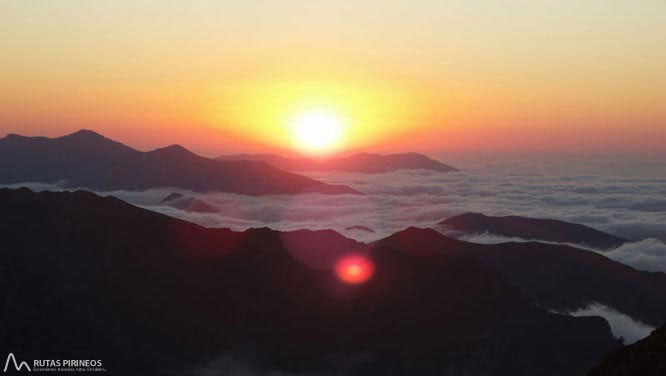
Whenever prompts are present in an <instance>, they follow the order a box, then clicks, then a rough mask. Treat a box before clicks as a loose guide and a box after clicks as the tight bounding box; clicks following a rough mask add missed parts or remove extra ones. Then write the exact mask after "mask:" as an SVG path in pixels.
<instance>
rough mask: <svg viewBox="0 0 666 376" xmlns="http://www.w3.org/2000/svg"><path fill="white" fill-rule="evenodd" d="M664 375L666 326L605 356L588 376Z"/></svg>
mask: <svg viewBox="0 0 666 376" xmlns="http://www.w3.org/2000/svg"><path fill="white" fill-rule="evenodd" d="M634 375H640V376H663V375H666V326H662V327H661V328H659V329H655V330H654V331H653V332H652V334H650V335H649V336H648V337H647V338H644V339H642V340H640V341H638V342H636V343H634V344H632V345H630V346H627V347H625V348H623V349H622V350H618V351H614V352H612V353H610V354H608V355H606V356H604V360H603V361H602V362H601V365H599V366H598V367H596V368H594V369H593V370H592V371H590V372H589V373H588V376H634Z"/></svg>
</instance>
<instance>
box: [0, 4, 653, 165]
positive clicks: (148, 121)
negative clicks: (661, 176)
mask: <svg viewBox="0 0 666 376" xmlns="http://www.w3.org/2000/svg"><path fill="white" fill-rule="evenodd" d="M0 40H1V42H0V54H1V55H2V59H0V135H3V134H5V133H19V134H24V135H46V136H59V135H62V134H65V133H69V132H72V131H75V130H77V129H80V128H89V129H94V130H97V131H98V132H100V133H103V134H105V135H107V136H108V137H111V138H114V139H117V140H119V141H122V142H125V143H127V144H129V145H131V146H134V147H137V148H140V149H150V148H153V147H158V146H164V145H167V144H173V143H180V144H183V145H184V146H186V147H188V148H190V149H192V150H194V151H197V152H200V153H202V154H206V155H216V154H222V153H230V152H238V151H250V152H257V151H261V150H282V151H289V150H292V149H293V145H292V144H291V142H290V140H291V138H292V135H290V133H289V126H288V123H289V119H290V118H292V117H293V116H294V114H298V113H299V112H302V111H305V110H307V109H308V108H313V107H314V108H325V109H327V110H330V111H332V112H334V113H336V114H337V116H339V117H340V118H342V119H344V122H345V123H346V124H347V126H348V127H347V131H346V133H345V136H344V139H343V141H342V143H341V148H340V150H339V151H341V152H344V151H351V150H359V149H368V150H378V151H384V152H387V151H406V150H415V151H423V152H439V151H442V150H446V151H460V152H479V151H483V152H488V151H497V152H555V153H571V152H589V153H609V154H613V153H638V154H640V153H664V151H663V150H664V149H666V148H664V146H663V145H664V143H665V142H666V68H665V67H666V1H664V0H639V1H636V0H631V1H630V0H585V1H581V0H576V1H572V0H552V1H547V0H513V1H512V0H485V1H480V0H478V1H473V0H465V1H463V0H460V1H445V0H437V1H435V0H420V1H413V0H411V1H409V0H381V1H380V0H365V1H356V2H354V1H340V0H338V1H321V0H298V1H296V0H280V1H268V0H264V1H258V0H255V1H252V0H245V1H233V2H232V1H221V0H217V1H213V0H211V1H203V0H198V1H194V0H190V1H165V0H161V1H157V0H156V1H149V0H137V1H123V0H114V1H102V0H98V1H84V0H58V1H34V0H31V1H29V0H22V1H18V0H16V1H11V0H0Z"/></svg>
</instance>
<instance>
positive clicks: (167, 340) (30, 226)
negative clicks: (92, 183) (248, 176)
mask: <svg viewBox="0 0 666 376" xmlns="http://www.w3.org/2000/svg"><path fill="white" fill-rule="evenodd" d="M0 213H1V214H0V215H2V217H3V220H2V221H0V244H2V248H1V252H0V286H3V292H4V294H3V298H2V300H0V304H1V305H2V306H1V308H0V315H1V316H0V333H3V336H2V338H3V340H2V341H0V347H1V348H0V353H6V352H13V353H14V354H16V355H17V356H20V357H22V358H25V359H30V358H31V357H32V358H33V359H60V358H65V359H68V358H70V357H71V358H72V359H80V358H82V359H102V361H103V363H104V367H105V368H106V369H107V370H109V371H110V372H116V373H120V374H125V375H139V374H182V373H193V372H194V371H196V370H197V369H205V368H206V367H208V365H210V364H216V363H215V362H216V361H220V359H221V360H224V359H229V358H231V359H234V362H235V363H234V364H237V363H240V364H247V363H249V364H251V365H252V369H258V370H260V371H261V372H264V373H266V374H270V373H275V374H279V373H280V372H284V373H293V374H318V375H339V374H345V375H353V374H363V375H386V374H391V375H414V374H421V375H461V374H467V375H484V374H492V375H534V374H539V375H546V376H548V375H553V376H554V375H574V376H575V375H583V374H584V373H585V372H586V371H587V370H588V369H590V368H591V367H593V366H594V365H595V364H598V362H599V360H600V359H601V356H602V354H604V353H607V352H608V351H611V350H613V349H616V348H618V346H619V343H618V341H616V340H615V339H613V338H612V335H611V332H610V328H609V326H608V324H607V323H606V321H605V320H603V319H602V318H599V317H571V316H566V315H560V314H555V313H552V312H550V311H548V310H546V308H548V307H552V306H567V305H576V304H578V305H580V304H584V302H587V301H590V300H595V301H605V302H607V303H609V304H610V301H612V300H613V299H615V301H613V302H614V303H616V304H617V305H618V306H620V307H621V308H620V307H618V309H623V308H633V309H634V310H635V311H637V312H643V316H645V317H646V318H652V319H653V320H652V321H657V320H658V319H659V318H660V319H664V318H666V315H665V314H664V312H666V311H661V309H662V308H663V307H662V306H661V305H663V296H664V295H663V289H664V286H666V283H664V282H663V280H664V278H665V277H664V275H663V273H661V274H662V275H657V274H651V273H645V272H638V271H635V270H633V269H631V268H629V267H626V266H623V265H621V264H617V263H615V262H613V261H611V260H608V259H606V258H605V257H603V256H601V255H596V254H594V253H592V252H588V251H585V250H578V249H575V248H571V247H566V246H559V245H545V244H540V243H522V244H520V245H516V244H508V245H479V244H472V243H466V242H462V241H459V240H456V239H452V238H448V237H446V236H444V235H442V234H439V233H437V232H435V231H432V230H424V229H415V228H410V229H406V230H404V231H401V232H398V233H396V234H394V235H392V236H390V237H388V238H385V239H382V240H380V241H378V242H375V243H371V244H364V243H359V242H356V241H354V240H351V239H348V238H345V237H343V236H342V235H340V234H338V233H336V232H334V231H331V230H325V231H308V230H300V231H293V232H278V231H274V230H270V229H266V228H263V229H251V230H247V231H244V232H234V231H230V230H226V229H210V228H204V227H201V226H198V225H195V224H192V223H188V222H185V221H182V220H179V219H175V218H172V217H168V216H165V215H162V214H159V213H155V212H152V211H149V210H145V209H141V208H138V207H135V206H132V205H130V204H128V203H126V202H124V201H121V200H119V199H116V198H114V197H111V196H109V197H100V196H97V195H95V194H93V193H90V192H85V191H77V192H41V193H34V192H32V191H30V190H28V189H25V188H23V189H13V190H12V189H0ZM10 219H11V220H10ZM36 235H38V236H36ZM351 254H353V255H362V256H363V257H366V258H367V259H368V260H371V262H372V263H373V265H374V267H375V272H374V275H373V276H372V278H371V279H370V280H369V281H367V282H366V283H364V284H361V285H346V284H344V283H342V282H341V281H340V280H338V279H337V278H336V275H335V273H334V272H333V271H332V265H333V264H334V263H335V262H336V260H339V259H340V258H341V257H344V256H346V255H351ZM509 263H513V264H515V265H513V264H512V265H509ZM595 270H597V271H596V272H595ZM562 273H564V274H562ZM649 284H650V285H652V287H651V288H650V287H649V286H648V285H649ZM574 287H575V288H574ZM604 289H608V290H609V291H604ZM641 289H644V290H645V291H643V292H642V293H641ZM637 292H638V293H637ZM660 293H661V295H660ZM659 297H660V298H662V299H661V300H659V299H658V298H659ZM623 302H624V303H625V304H621V303H623ZM660 315H661V316H660ZM232 363H233V362H232ZM227 372H228V373H230V374H233V373H234V372H235V373H242V370H235V371H234V370H227ZM194 374H196V373H194Z"/></svg>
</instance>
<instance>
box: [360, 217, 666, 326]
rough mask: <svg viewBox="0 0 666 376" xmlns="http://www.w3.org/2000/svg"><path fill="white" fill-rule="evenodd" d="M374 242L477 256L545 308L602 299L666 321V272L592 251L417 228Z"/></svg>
mask: <svg viewBox="0 0 666 376" xmlns="http://www.w3.org/2000/svg"><path fill="white" fill-rule="evenodd" d="M373 245H375V246H388V247H392V248H397V249H402V250H405V251H409V252H427V253H442V254H446V255H449V256H461V255H467V256H471V257H474V258H476V259H478V260H480V261H482V262H483V263H484V264H485V265H487V266H489V267H492V268H494V269H496V270H499V271H500V272H502V274H503V275H504V276H505V278H507V279H508V280H509V281H510V282H511V283H513V284H514V285H515V286H517V287H519V288H520V289H521V290H522V291H523V292H525V293H526V294H527V295H528V296H529V297H530V298H532V299H534V300H535V301H536V302H537V303H538V304H539V305H540V306H542V307H545V308H549V309H555V310H558V311H560V310H561V311H568V310H574V309H577V308H582V307H586V306H587V305H588V304H589V303H591V302H599V303H602V304H604V305H607V306H610V307H613V308H615V309H617V310H618V311H620V312H623V313H625V314H628V315H629V316H631V317H633V318H634V319H637V320H640V321H642V322H644V323H647V324H650V325H654V326H658V325H661V324H662V323H663V322H664V321H666V299H664V296H666V273H663V272H644V271H638V270H635V269H633V268H631V267H630V266H627V265H624V264H621V263H619V262H616V261H613V260H611V259H609V258H607V257H604V256H602V255H600V254H598V253H595V252H592V251H587V250H583V249H578V248H574V247H570V246H567V245H559V244H544V243H538V242H519V243H516V242H511V243H502V244H474V243H468V242H464V241H461V240H457V239H453V238H450V237H447V236H445V235H442V234H440V233H438V232H437V231H434V230H432V229H419V228H413V227H412V228H409V229H406V230H404V231H401V232H398V233H396V234H393V235H391V236H389V237H387V238H385V239H382V240H378V241H377V242H375V243H373Z"/></svg>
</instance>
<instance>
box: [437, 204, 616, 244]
mask: <svg viewBox="0 0 666 376" xmlns="http://www.w3.org/2000/svg"><path fill="white" fill-rule="evenodd" d="M438 225H440V226H441V225H444V226H446V227H447V228H450V229H453V230H456V231H460V232H463V233H465V234H484V233H487V234H491V235H498V236H503V237H508V238H521V239H526V240H541V241H549V242H556V243H571V244H578V245H583V246H588V247H593V248H597V249H601V250H608V249H612V248H616V247H619V246H620V245H622V244H624V243H627V242H629V240H627V239H623V238H620V237H618V236H615V235H611V234H608V233H605V232H603V231H599V230H597V229H594V228H592V227H588V226H585V225H581V224H577V223H570V222H565V221H560V220H555V219H540V218H530V217H521V216H515V215H511V216H501V217H499V216H497V217H496V216H488V215H484V214H480V213H465V214H460V215H456V216H453V217H450V218H447V219H445V220H443V221H441V222H439V223H438Z"/></svg>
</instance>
